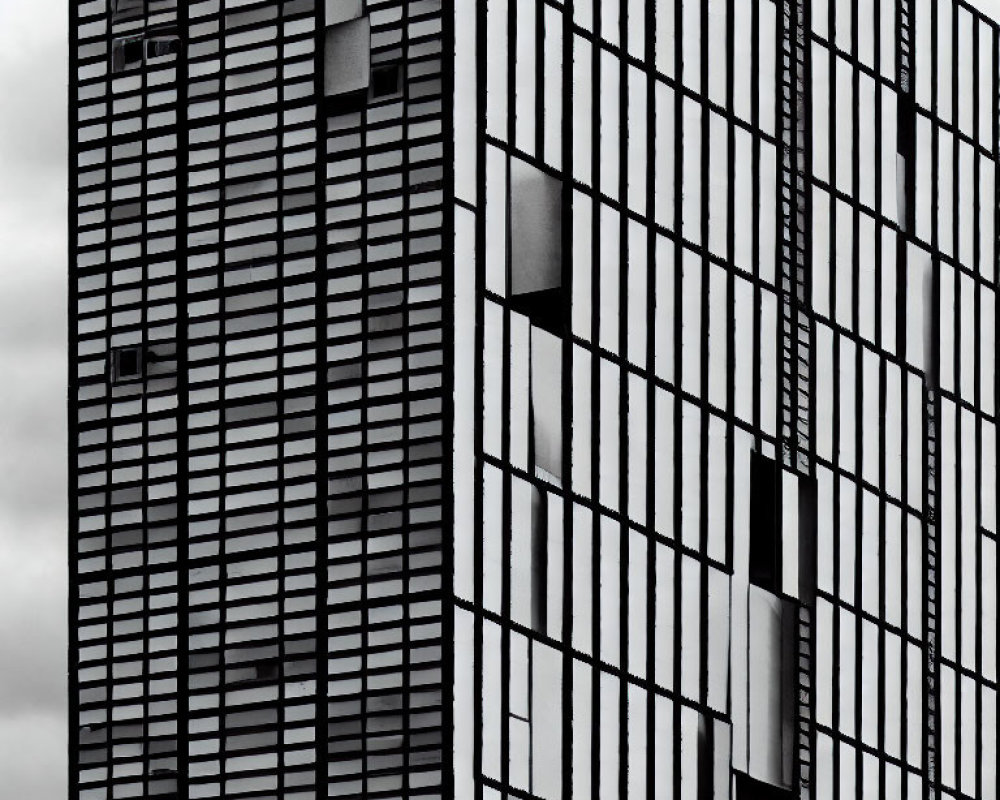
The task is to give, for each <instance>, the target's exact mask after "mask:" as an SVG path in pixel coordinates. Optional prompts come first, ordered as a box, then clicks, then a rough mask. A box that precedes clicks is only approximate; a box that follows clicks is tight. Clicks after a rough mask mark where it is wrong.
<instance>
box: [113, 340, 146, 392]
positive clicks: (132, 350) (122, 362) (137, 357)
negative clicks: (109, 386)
mask: <svg viewBox="0 0 1000 800" xmlns="http://www.w3.org/2000/svg"><path fill="white" fill-rule="evenodd" d="M143 356H144V353H143V349H142V347H139V346H133V347H119V348H116V349H115V350H112V351H111V382H112V383H129V382H131V381H139V380H142V378H143V373H144V370H145V364H144V361H145V358H144V357H143Z"/></svg>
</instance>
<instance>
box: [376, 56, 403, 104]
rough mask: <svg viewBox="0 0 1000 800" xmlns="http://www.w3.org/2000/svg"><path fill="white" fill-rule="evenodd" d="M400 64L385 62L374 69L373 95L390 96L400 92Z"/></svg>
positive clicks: (377, 96)
mask: <svg viewBox="0 0 1000 800" xmlns="http://www.w3.org/2000/svg"><path fill="white" fill-rule="evenodd" d="M399 73H400V69H399V64H384V65H381V66H378V67H375V68H374V69H372V97H373V98H379V97H389V96H390V95H394V94H399V86H400V79H399V78H400V74H399Z"/></svg>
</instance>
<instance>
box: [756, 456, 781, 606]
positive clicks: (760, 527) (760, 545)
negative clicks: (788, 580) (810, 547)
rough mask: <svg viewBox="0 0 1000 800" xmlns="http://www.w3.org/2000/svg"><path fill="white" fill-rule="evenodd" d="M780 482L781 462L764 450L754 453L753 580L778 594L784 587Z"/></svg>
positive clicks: (763, 587) (761, 586)
mask: <svg viewBox="0 0 1000 800" xmlns="http://www.w3.org/2000/svg"><path fill="white" fill-rule="evenodd" d="M780 481H781V470H780V469H779V468H778V465H777V464H776V463H775V462H774V461H773V460H772V459H770V458H767V457H766V456H763V455H761V454H760V453H753V454H752V456H751V459H750V582H751V583H752V584H754V585H755V586H759V587H760V588H762V589H766V590H767V591H769V592H773V593H774V594H778V593H780V590H781V530H780V528H779V525H778V523H779V518H778V497H779V495H778V492H779V489H780Z"/></svg>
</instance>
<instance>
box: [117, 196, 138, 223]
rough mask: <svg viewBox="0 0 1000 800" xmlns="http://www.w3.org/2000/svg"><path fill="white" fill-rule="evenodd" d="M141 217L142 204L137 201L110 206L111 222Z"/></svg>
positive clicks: (127, 201)
mask: <svg viewBox="0 0 1000 800" xmlns="http://www.w3.org/2000/svg"><path fill="white" fill-rule="evenodd" d="M140 216H142V203H141V202H140V201H138V200H126V201H124V202H121V203H115V204H114V205H113V206H111V221H112V222H121V221H123V220H129V219H138V218H139V217H140Z"/></svg>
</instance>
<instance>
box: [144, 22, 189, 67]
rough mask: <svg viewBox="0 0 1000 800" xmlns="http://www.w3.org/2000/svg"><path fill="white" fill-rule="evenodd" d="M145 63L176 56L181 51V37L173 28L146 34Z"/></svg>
mask: <svg viewBox="0 0 1000 800" xmlns="http://www.w3.org/2000/svg"><path fill="white" fill-rule="evenodd" d="M145 49H146V61H147V62H150V61H153V62H155V61H156V60H158V59H161V60H162V59H166V58H168V57H169V56H173V55H177V54H178V53H180V51H181V37H180V35H179V34H178V33H177V30H176V29H174V28H164V29H162V30H157V31H150V32H149V33H148V34H146V48H145Z"/></svg>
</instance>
